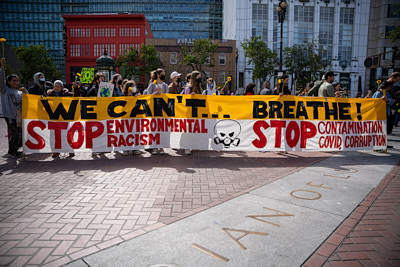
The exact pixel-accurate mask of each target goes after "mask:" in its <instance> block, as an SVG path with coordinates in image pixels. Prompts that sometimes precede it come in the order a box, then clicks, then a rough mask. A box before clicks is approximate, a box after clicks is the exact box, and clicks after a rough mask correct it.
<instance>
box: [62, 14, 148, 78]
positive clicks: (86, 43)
mask: <svg viewBox="0 0 400 267" xmlns="http://www.w3.org/2000/svg"><path fill="white" fill-rule="evenodd" d="M63 18H64V20H65V27H64V34H65V38H66V40H64V41H66V43H65V47H64V49H65V51H64V55H65V74H66V75H65V77H66V82H67V83H70V82H71V81H73V80H74V77H75V76H76V75H77V73H81V70H82V68H83V67H85V68H93V67H94V66H95V64H96V59H97V58H98V57H100V56H102V55H103V53H104V51H106V52H107V54H108V56H110V57H111V58H113V59H116V58H117V57H118V56H119V55H120V54H123V53H124V52H125V51H127V50H129V48H130V47H134V48H135V49H137V50H139V48H140V46H141V45H142V44H144V43H145V40H146V38H153V35H152V32H151V29H150V26H149V23H148V21H147V20H146V18H145V17H144V16H143V15H129V14H119V15H106V14H98V15H64V16H63ZM107 78H110V77H107Z"/></svg>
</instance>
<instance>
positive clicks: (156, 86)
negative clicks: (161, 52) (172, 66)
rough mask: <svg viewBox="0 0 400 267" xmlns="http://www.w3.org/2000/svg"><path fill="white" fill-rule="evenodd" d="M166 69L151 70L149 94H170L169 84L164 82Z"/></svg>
mask: <svg viewBox="0 0 400 267" xmlns="http://www.w3.org/2000/svg"><path fill="white" fill-rule="evenodd" d="M164 80H165V70H164V69H157V70H154V71H152V72H151V77H150V82H149V86H148V87H147V94H148V95H153V94H155V95H159V94H168V92H169V89H168V85H167V84H166V83H165V82H164Z"/></svg>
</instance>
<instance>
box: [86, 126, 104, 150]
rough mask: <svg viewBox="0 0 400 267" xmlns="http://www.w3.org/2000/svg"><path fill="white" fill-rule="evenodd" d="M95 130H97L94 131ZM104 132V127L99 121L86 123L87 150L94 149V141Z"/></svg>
mask: <svg viewBox="0 0 400 267" xmlns="http://www.w3.org/2000/svg"><path fill="white" fill-rule="evenodd" d="M93 128H97V129H96V131H93ZM103 132H104V125H103V124H102V123H101V122H97V121H88V122H86V148H93V139H94V138H96V137H99V136H100V135H101V134H102V133H103Z"/></svg>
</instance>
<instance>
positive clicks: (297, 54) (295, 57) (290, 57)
mask: <svg viewBox="0 0 400 267" xmlns="http://www.w3.org/2000/svg"><path fill="white" fill-rule="evenodd" d="M315 51H317V45H316V44H315V43H314V41H311V42H304V43H302V44H294V45H292V46H290V47H285V48H284V49H283V64H284V65H285V67H286V70H287V72H288V73H289V74H291V75H292V74H295V80H297V82H298V83H300V84H301V85H303V87H305V85H306V83H308V82H311V81H314V80H316V79H319V78H320V77H321V73H323V72H325V71H324V70H325V68H326V65H324V64H323V63H322V60H321V57H320V56H319V55H318V54H317V53H316V52H315Z"/></svg>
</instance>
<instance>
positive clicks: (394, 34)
mask: <svg viewBox="0 0 400 267" xmlns="http://www.w3.org/2000/svg"><path fill="white" fill-rule="evenodd" d="M386 39H390V40H391V41H392V43H393V42H395V41H397V40H399V39H400V26H397V27H396V28H395V29H394V30H392V31H390V32H389V34H388V35H386Z"/></svg>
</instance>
